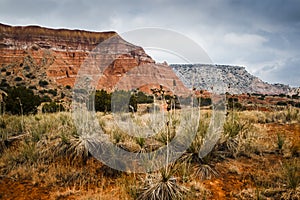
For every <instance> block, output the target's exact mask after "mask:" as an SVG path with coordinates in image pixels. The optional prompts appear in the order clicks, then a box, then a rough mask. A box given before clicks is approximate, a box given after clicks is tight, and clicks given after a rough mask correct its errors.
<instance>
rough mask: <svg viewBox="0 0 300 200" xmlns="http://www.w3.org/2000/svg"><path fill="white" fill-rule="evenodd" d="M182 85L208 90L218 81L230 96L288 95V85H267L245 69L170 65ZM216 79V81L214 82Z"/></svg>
mask: <svg viewBox="0 0 300 200" xmlns="http://www.w3.org/2000/svg"><path fill="white" fill-rule="evenodd" d="M170 66H171V67H172V69H173V70H174V71H175V73H176V74H177V76H179V77H182V78H181V79H182V81H183V82H184V84H185V85H186V86H187V87H189V88H191V87H195V88H196V89H199V90H210V89H211V87H213V86H214V85H215V84H216V83H218V81H221V82H222V83H224V86H226V88H225V91H227V92H229V93H232V94H241V93H258V94H288V93H289V92H290V91H291V90H292V89H291V88H290V87H289V86H288V85H283V84H269V83H267V82H264V81H262V80H261V79H259V78H258V77H256V76H253V75H252V74H250V73H249V72H248V71H247V70H246V69H245V67H240V66H230V65H210V64H173V65H170ZM216 79H218V80H216Z"/></svg>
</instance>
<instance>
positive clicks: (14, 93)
mask: <svg viewBox="0 0 300 200" xmlns="http://www.w3.org/2000/svg"><path fill="white" fill-rule="evenodd" d="M4 101H5V107H6V111H7V112H10V113H11V114H18V115H20V114H30V113H33V114H34V113H36V112H37V107H38V106H39V105H40V104H41V99H40V97H39V96H38V95H35V94H34V93H33V91H32V90H31V89H28V88H26V87H12V88H9V89H7V96H6V98H5V100H4Z"/></svg>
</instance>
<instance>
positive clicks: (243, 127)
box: [217, 114, 251, 157]
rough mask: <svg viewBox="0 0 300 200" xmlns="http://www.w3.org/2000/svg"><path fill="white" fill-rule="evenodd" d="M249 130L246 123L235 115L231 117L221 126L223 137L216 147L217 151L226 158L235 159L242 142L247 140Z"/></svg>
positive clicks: (249, 127)
mask: <svg viewBox="0 0 300 200" xmlns="http://www.w3.org/2000/svg"><path fill="white" fill-rule="evenodd" d="M250 130H251V125H250V123H249V122H248V121H246V120H245V121H242V120H241V119H239V118H238V117H237V116H236V115H234V114H233V115H231V116H229V118H228V119H227V120H226V122H225V123H224V126H223V135H222V138H221V139H220V142H219V145H218V147H217V148H218V151H219V152H220V153H221V154H223V155H226V156H230V157H236V156H237V155H238V154H239V151H240V148H241V145H242V140H243V139H246V138H247V133H248V132H249V131H250Z"/></svg>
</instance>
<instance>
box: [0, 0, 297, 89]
mask: <svg viewBox="0 0 300 200" xmlns="http://www.w3.org/2000/svg"><path fill="white" fill-rule="evenodd" d="M0 23H4V24H9V25H40V26H45V27H51V28H70V29H84V30H91V31H111V30H113V31H116V32H118V33H120V34H121V33H124V32H128V31H132V30H135V29H139V28H144V27H156V28H161V29H168V30H172V31H175V32H178V33H180V34H182V35H184V36H186V37H188V38H190V39H191V40H193V41H194V42H196V43H197V44H198V45H200V46H201V47H202V49H203V50H204V51H205V52H206V53H207V55H208V56H209V57H210V58H211V60H212V61H213V63H215V64H228V65H239V66H245V67H246V69H247V70H248V71H249V72H250V73H252V74H254V75H255V76H258V77H259V78H261V79H262V80H264V81H267V82H269V83H283V84H288V85H290V86H298V87H299V86H300V0H248V1H247V0H210V1H204V0H203V1H201V0H149V1H148V0H143V1H142V0H110V1H103V0H0ZM129 42H132V41H129ZM170 42H171V41H170ZM137 45H139V44H137ZM146 51H147V49H146ZM147 53H149V54H150V56H152V57H153V58H154V59H156V60H157V61H163V60H166V61H167V62H168V63H176V62H178V60H176V59H175V58H172V56H168V55H165V54H163V53H161V54H160V53H157V52H154V51H152V52H151V51H147Z"/></svg>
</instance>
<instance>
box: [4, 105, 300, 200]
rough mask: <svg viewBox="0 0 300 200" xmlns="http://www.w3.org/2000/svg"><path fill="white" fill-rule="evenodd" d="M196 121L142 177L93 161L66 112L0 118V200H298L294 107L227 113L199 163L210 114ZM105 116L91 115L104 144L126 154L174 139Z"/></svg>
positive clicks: (299, 114) (298, 138)
mask: <svg viewBox="0 0 300 200" xmlns="http://www.w3.org/2000/svg"><path fill="white" fill-rule="evenodd" d="M201 116H203V117H201V118H200V122H199V127H198V130H197V135H196V137H195V140H194V141H193V143H192V144H191V146H190V147H189V148H188V149H187V150H186V152H185V153H184V154H183V155H182V156H181V157H180V158H179V159H178V160H177V161H176V162H175V163H172V164H170V165H169V166H167V167H166V168H163V169H161V170H158V171H156V172H152V173H146V174H137V173H130V172H120V171H117V170H114V169H111V168H109V167H108V166H106V165H104V164H102V163H101V162H100V161H99V160H97V159H95V158H93V156H91V155H90V153H89V152H88V149H87V148H86V144H85V143H84V141H83V138H82V137H81V135H80V134H78V132H77V131H76V127H75V125H74V122H73V120H72V116H71V113H67V112H61V113H55V114H37V115H29V116H11V115H4V116H0V199H1V198H2V199H110V200H111V199H151V198H152V199H300V185H299V184H300V159H299V155H300V110H299V109H296V108H286V109H285V110H282V111H276V112H272V111H268V112H263V111H241V112H238V111H230V112H229V113H228V115H227V118H226V122H225V124H224V127H223V131H222V136H221V138H220V139H219V141H218V143H217V145H216V146H215V147H214V149H213V150H212V152H211V153H210V154H208V155H207V156H206V157H204V158H202V159H199V157H198V151H199V148H200V147H201V145H202V144H203V140H204V138H205V135H206V133H207V130H208V125H209V120H210V116H211V111H204V112H203V113H202V115H201ZM112 119H113V116H112V114H104V113H97V120H98V121H99V124H100V126H101V127H102V129H103V130H104V132H105V134H107V136H108V138H109V140H110V141H111V142H112V143H114V144H115V145H117V146H120V147H122V148H125V149H126V150H128V151H132V152H141V153H143V152H148V151H151V150H153V148H156V149H157V148H159V147H162V146H164V145H165V144H167V143H168V141H170V140H171V139H172V138H173V137H174V134H175V133H173V131H172V128H170V129H169V130H166V131H169V132H164V131H161V132H160V133H159V134H158V135H156V136H154V137H150V138H141V137H133V136H129V135H128V134H127V133H126V132H124V131H123V130H121V129H120V128H119V127H118V126H117V125H116V124H115V123H114V122H113V120H112ZM175 120H176V119H175ZM173 124H174V126H175V125H176V121H174V122H173ZM170 130H171V131H170ZM186 134H188V133H186ZM153 146H155V147H153Z"/></svg>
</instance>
